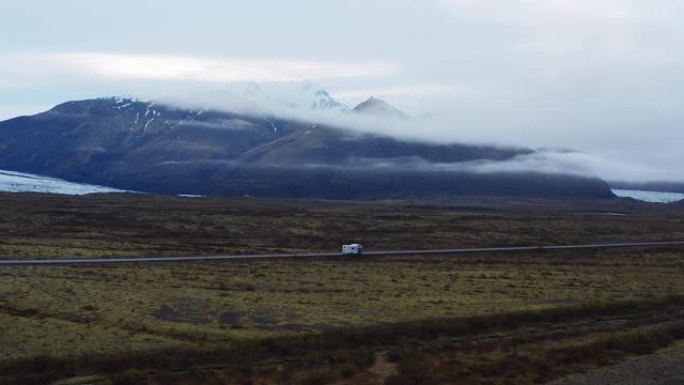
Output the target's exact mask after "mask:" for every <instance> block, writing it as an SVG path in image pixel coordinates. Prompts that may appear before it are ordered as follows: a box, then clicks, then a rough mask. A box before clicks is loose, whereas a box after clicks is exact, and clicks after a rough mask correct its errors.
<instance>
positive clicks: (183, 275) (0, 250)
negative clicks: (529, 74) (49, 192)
mask: <svg viewBox="0 0 684 385" xmlns="http://www.w3.org/2000/svg"><path fill="white" fill-rule="evenodd" d="M0 200H2V205H0V218H1V219H0V258H2V259H10V258H49V257H73V258H80V257H90V256H122V255H131V256H138V255H185V254H193V255H196V254H218V253H226V254H233V253H260V252H273V251H278V252H280V251H283V252H289V251H319V250H320V251H336V250H337V249H338V248H339V246H340V244H341V243H343V242H350V241H359V242H361V243H363V244H364V245H365V246H366V248H367V249H376V250H387V249H402V248H441V247H469V246H504V245H538V244H571V243H586V242H609V241H645V240H677V239H684V209H682V208H681V206H679V208H677V206H675V205H649V204H642V203H635V202H630V201H613V202H600V201H597V202H570V201H509V200H494V199H488V200H479V199H462V200H458V201H446V200H445V201H434V202H407V201H396V202H386V201H385V202H323V201H287V202H284V201H267V200H251V199H234V200H219V199H187V198H186V199H181V198H168V197H156V196H138V195H132V196H117V195H111V196H90V197H59V196H42V195H31V194H14V195H13V194H7V195H0ZM683 256H684V250H682V249H681V248H679V249H678V248H670V249H635V250H594V251H586V250H584V251H565V252H551V253H550V252H544V253H542V252H536V253H514V254H484V253H483V254H473V255H459V256H430V257H382V258H371V257H347V258H343V259H341V258H328V259H311V260H277V261H276V260H273V261H269V260H260V261H240V262H211V263H209V262H204V263H188V264H158V265H112V266H59V267H54V266H53V267H49V266H40V267H0V282H2V284H1V285H0V382H6V383H48V382H50V381H56V380H58V379H60V378H61V379H63V378H66V377H72V379H71V380H69V381H70V382H69V383H73V384H76V383H102V384H119V383H120V384H124V383H160V384H162V383H163V384H167V383H168V384H191V383H215V384H228V383H231V384H232V383H236V384H237V383H250V382H251V383H263V384H271V383H285V384H312V385H314V384H326V383H349V384H357V383H358V384H362V383H368V384H371V383H373V384H374V383H377V384H409V383H482V384H487V383H511V384H523V383H539V382H543V381H545V380H548V379H551V378H556V377H558V376H560V375H562V374H565V373H570V372H572V371H578V370H585V369H587V368H591V367H596V366H600V365H605V364H606V363H609V362H608V361H611V360H619V359H622V358H623V357H625V356H628V355H630V354H640V353H647V352H649V351H652V350H653V349H655V348H657V347H658V346H664V345H666V344H667V343H668V342H667V341H670V340H673V339H677V338H681V337H678V336H679V333H680V332H681V330H684V327H682V325H681V322H682V319H684V314H683V313H682V309H684V303H683V302H684V301H681V298H680V297H679V295H682V294H684V279H683V278H684V258H683ZM616 304H618V305H616ZM620 304H628V305H624V306H623V305H620ZM559 309H561V310H562V309H569V310H563V311H567V313H557V312H558V311H560V310H559ZM559 314H560V315H559ZM473 317H476V318H473ZM474 320H476V321H477V322H475V321H474ZM501 320H506V321H507V322H500V321H501ZM508 320H510V322H508ZM430 322H440V324H439V325H440V326H439V327H436V326H434V325H432V324H430ZM464 323H465V324H467V325H469V326H468V327H461V326H459V327H455V326H453V325H462V324H464ZM490 324H491V325H490ZM443 325H452V326H443ZM488 325H489V326H488ZM392 328H397V329H396V333H393V334H392V338H389V337H388V336H386V335H385V334H383V333H387V332H386V331H387V330H393V329H392ZM440 328H441V329H440ZM436 329H439V330H440V331H439V332H435V334H434V335H433V334H430V333H427V332H424V330H436ZM680 329H681V330H680ZM336 333H343V335H344V333H348V334H349V333H350V334H349V335H351V337H350V336H347V337H344V338H343V337H339V338H331V336H335V335H336ZM354 333H356V334H354ZM359 333H360V335H362V336H364V337H363V338H357V337H354V336H358V335H359ZM483 333H484V334H488V333H489V334H492V333H494V335H495V336H497V337H496V338H494V337H491V336H489V337H487V338H483V337H482V334H483ZM554 333H555V334H554ZM376 335H377V336H380V337H377V336H376ZM316 338H319V339H320V341H319V340H316ZM345 338H347V340H345ZM355 338H356V339H355ZM269 341H271V342H269ZM283 341H285V342H283ZM316 341H318V342H316ZM339 341H348V343H346V344H343V345H339V346H338V344H341V342H339ZM349 341H351V342H349ZM602 341H603V342H602ZM606 341H607V342H606ZM635 341H636V342H635ZM644 341H645V342H644ZM618 342H620V343H618ZM264 344H266V345H264ZM268 344H275V345H273V346H281V347H280V348H274V347H273V346H271V345H268ZM263 346H271V348H268V349H266V348H263ZM282 346H287V347H288V348H287V349H285V348H282ZM290 346H295V347H296V348H293V347H290ZM635 346H636V347H635ZM644 346H646V347H648V348H649V349H645V348H644ZM240 348H243V351H245V352H253V359H251V360H250V361H249V362H248V363H244V362H242V361H241V359H243V358H244V354H241V353H239V352H237V353H236V349H240ZM297 349H299V350H297ZM302 349H303V350H302ZM364 349H365V350H364ZM573 349H574V350H573ZM586 349H588V351H589V353H587V352H586V351H585V350H586ZM640 349H641V350H640ZM608 351H609V352H612V353H611V355H609V358H610V359H606V356H605V354H604V353H606V352H608ZM330 352H336V353H335V354H332V353H330ZM340 352H342V353H340ZM592 352H593V353H592ZM245 354H246V353H245ZM326 354H327V355H326ZM236 355H237V356H238V357H240V359H236V358H235V357H236ZM167 356H168V357H172V358H169V359H168V360H166V361H162V360H161V359H155V358H154V357H167ZM179 356H181V357H183V358H184V359H187V360H181V359H179V358H178V357H179ZM293 356H294V357H296V359H293ZM599 356H600V357H599ZM85 357H91V358H90V360H92V361H88V359H86V358H85ZM93 357H95V358H93ZM131 357H132V358H135V359H134V360H133V359H132V358H131ZM151 357H152V358H151ZM336 357H338V358H336ZM339 357H343V358H339ZM601 357H602V358H601ZM611 357H612V358H611ZM129 359H130V360H129ZM131 360H132V361H131ZM186 361H187V362H186ZM237 362H241V363H240V364H239V365H238V364H237ZM283 362H292V363H291V364H286V365H283ZM456 363H457V364H456ZM131 367H134V368H135V369H131ZM455 367H458V368H460V369H459V370H458V371H455V369H453V368H455ZM516 368H518V369H516ZM519 368H522V369H519ZM521 370H522V371H521ZM101 373H105V374H103V375H102V376H100V374H101ZM169 373H173V375H171V374H169ZM426 373H432V374H431V375H432V377H430V378H427V377H426V378H423V377H420V376H425V375H427V374H426ZM91 375H96V377H88V376H91ZM81 376H86V377H85V379H83V377H81ZM169 376H171V377H169ZM81 380H83V381H85V382H83V381H82V382H79V381H81Z"/></svg>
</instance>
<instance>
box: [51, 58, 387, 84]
mask: <svg viewBox="0 0 684 385" xmlns="http://www.w3.org/2000/svg"><path fill="white" fill-rule="evenodd" d="M42 60H47V61H49V62H53V63H58V64H59V65H61V66H64V67H67V68H72V69H75V70H79V71H86V72H87V73H90V74H92V75H94V76H98V77H108V78H122V79H156V80H188V81H208V82H236V81H257V82H266V81H278V82H287V81H297V80H306V79H312V80H318V79H326V78H347V77H365V76H378V75H386V74H388V73H390V72H392V71H393V70H394V67H395V64H393V63H389V62H377V61H376V62H332V61H324V60H323V61H318V60H308V61H307V60H287V59H240V58H216V57H201V56H179V55H140V54H118V53H92V52H84V53H54V54H47V55H45V56H44V57H43V58H42Z"/></svg>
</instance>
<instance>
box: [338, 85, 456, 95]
mask: <svg viewBox="0 0 684 385" xmlns="http://www.w3.org/2000/svg"><path fill="white" fill-rule="evenodd" d="M333 91H334V94H335V97H337V98H340V99H356V98H368V97H369V96H376V97H393V96H414V97H415V96H421V95H439V94H450V93H453V92H458V91H459V89H458V88H457V87H454V86H451V85H447V84H416V85H407V86H392V87H383V88H362V89H348V90H344V89H338V90H333Z"/></svg>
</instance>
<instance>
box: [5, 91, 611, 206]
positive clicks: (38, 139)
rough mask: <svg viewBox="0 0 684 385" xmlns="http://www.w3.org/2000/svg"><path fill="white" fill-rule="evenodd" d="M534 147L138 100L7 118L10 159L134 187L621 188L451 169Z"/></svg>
mask: <svg viewBox="0 0 684 385" xmlns="http://www.w3.org/2000/svg"><path fill="white" fill-rule="evenodd" d="M326 95H327V93H326V94H322V93H321V94H319V97H320V98H321V99H320V100H328V98H327V97H326ZM328 96H329V95H328ZM330 99H331V100H332V98H330ZM363 104H364V103H362V105H363ZM308 105H309V107H310V108H317V107H320V106H321V104H320V103H319V104H316V105H315V106H314V105H312V104H308ZM373 106H380V107H382V106H384V105H383V104H382V103H380V101H379V100H377V99H374V98H373V99H371V102H370V105H369V104H366V107H359V106H357V109H355V110H356V112H357V113H359V112H361V113H365V111H374V109H375V107H373ZM371 107H373V108H371ZM383 108H384V107H383ZM390 111H392V110H390ZM532 153H534V151H533V150H530V149H521V148H501V147H494V146H473V145H463V144H432V143H422V142H413V141H408V140H401V139H396V138H391V137H387V136H380V135H375V134H370V133H362V132H359V131H354V130H348V129H343V128H339V127H335V126H331V125H326V124H323V123H312V122H305V121H300V120H294V119H284V118H277V117H274V116H270V115H265V114H258V113H234V112H226V111H224V110H218V109H210V108H206V107H193V108H180V107H178V106H174V105H167V104H160V103H154V102H147V101H141V100H136V99H132V98H102V99H90V100H82V101H71V102H67V103H64V104H60V105H58V106H56V107H54V108H53V109H51V110H49V111H47V112H44V113H41V114H37V115H34V116H23V117H18V118H14V119H11V120H8V121H4V122H0V168H2V169H7V170H16V171H20V172H26V173H33V174H41V175H49V176H51V177H56V178H61V179H64V180H69V181H74V182H79V183H88V184H96V185H105V186H113V187H116V188H119V189H124V190H135V191H144V192H157V193H168V194H202V195H215V196H242V195H254V196H269V197H287V198H335V199H350V198H368V199H375V198H390V197H418V196H443V197H449V196H454V195H481V196H514V197H553V198H611V197H614V195H613V194H612V193H611V192H610V190H609V188H608V186H607V185H606V184H605V182H603V181H601V180H599V179H596V178H584V177H577V176H565V175H550V174H541V173H533V172H528V173H474V172H460V171H455V170H457V169H458V168H453V167H452V165H459V164H462V163H463V162H497V161H506V160H510V159H513V158H515V157H519V156H525V155H529V154H532Z"/></svg>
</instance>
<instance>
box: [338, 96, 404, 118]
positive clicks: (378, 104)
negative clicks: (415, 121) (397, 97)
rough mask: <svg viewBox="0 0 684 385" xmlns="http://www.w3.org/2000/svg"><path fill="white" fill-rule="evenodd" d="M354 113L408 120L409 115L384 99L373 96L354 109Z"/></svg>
mask: <svg viewBox="0 0 684 385" xmlns="http://www.w3.org/2000/svg"><path fill="white" fill-rule="evenodd" d="M352 111H354V112H357V113H361V114H366V115H375V116H386V117H393V118H399V119H408V115H406V114H405V113H404V112H403V111H401V110H399V109H397V108H396V107H394V106H392V105H390V104H389V103H387V102H386V101H384V100H382V99H378V98H375V97H372V96H371V97H370V98H369V99H367V100H366V101H363V102H361V103H360V104H359V105H357V106H356V107H354V109H353V110H352Z"/></svg>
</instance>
